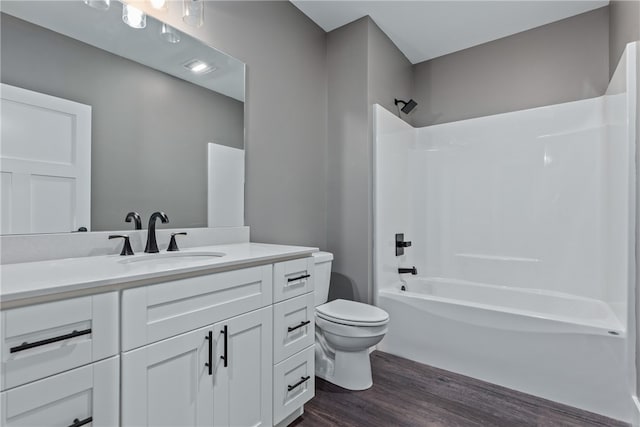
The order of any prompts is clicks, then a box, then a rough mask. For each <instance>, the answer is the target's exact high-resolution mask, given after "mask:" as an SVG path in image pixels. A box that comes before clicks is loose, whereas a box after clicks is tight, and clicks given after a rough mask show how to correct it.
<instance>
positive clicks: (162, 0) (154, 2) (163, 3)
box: [149, 0, 167, 9]
mask: <svg viewBox="0 0 640 427" xmlns="http://www.w3.org/2000/svg"><path fill="white" fill-rule="evenodd" d="M149 2H150V3H151V7H152V8H154V9H166V7H167V0H149Z"/></svg>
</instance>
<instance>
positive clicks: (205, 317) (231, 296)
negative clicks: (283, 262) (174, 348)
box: [122, 265, 273, 351]
mask: <svg viewBox="0 0 640 427" xmlns="http://www.w3.org/2000/svg"><path fill="white" fill-rule="evenodd" d="M272 295H273V289H272V268H271V265H265V266H260V267H252V268H245V269H242V270H234V271H226V272H223V273H215V274H208V275H204V276H198V277H190V278H188V279H180V280H174V281H171V282H166V283H161V284H158V285H149V286H141V287H139V288H134V289H127V290H125V291H124V292H123V293H122V324H123V325H125V326H126V327H124V328H123V331H122V349H123V351H127V350H131V349H134V348H137V347H140V346H143V345H146V344H150V343H153V342H156V341H160V340H163V339H165V338H169V337H172V336H176V335H179V334H181V333H184V332H187V331H192V330H194V329H197V328H200V327H203V326H206V325H210V324H212V323H215V322H217V321H220V320H223V319H227V318H229V317H233V316H236V315H238V314H241V313H246V312H248V311H251V310H256V309H258V308H261V307H265V306H267V305H270V304H271V301H272Z"/></svg>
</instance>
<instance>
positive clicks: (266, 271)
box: [0, 246, 315, 427]
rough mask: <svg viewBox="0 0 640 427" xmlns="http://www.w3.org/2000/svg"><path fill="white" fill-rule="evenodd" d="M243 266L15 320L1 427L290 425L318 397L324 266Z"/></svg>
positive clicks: (8, 331) (5, 360) (123, 287)
mask: <svg viewBox="0 0 640 427" xmlns="http://www.w3.org/2000/svg"><path fill="white" fill-rule="evenodd" d="M257 247H258V246H257ZM259 248H261V247H259ZM308 253H309V252H305V253H303V254H300V255H302V256H305V255H307V254H308ZM280 259H282V258H280ZM242 265H243V264H238V265H236V266H234V267H233V268H228V269H226V270H223V271H217V272H213V273H211V272H206V273H204V272H189V273H188V274H187V273H184V274H180V273H179V272H176V271H173V272H172V273H171V274H172V276H170V277H169V278H167V276H157V281H156V282H155V283H152V284H146V285H140V284H139V283H138V284H137V285H136V283H135V282H134V281H131V283H132V284H131V285H129V284H128V283H127V282H116V281H114V285H115V286H117V288H116V289H114V290H111V291H109V292H103V293H97V294H94V295H88V296H81V297H75V298H69V299H60V300H57V301H53V302H46V303H42V304H33V305H28V304H26V305H24V306H21V307H18V308H10V309H5V310H3V311H2V313H1V316H2V317H1V320H2V324H1V325H0V330H1V333H2V335H1V338H0V339H1V340H2V341H1V344H2V372H1V373H2V382H1V384H0V387H1V388H0V399H1V404H2V407H1V409H2V414H1V415H0V421H1V425H3V426H4V425H7V426H43V425H56V426H70V427H71V426H72V427H80V426H82V425H92V426H94V427H95V426H109V427H111V426H118V425H121V426H123V427H124V426H136V427H138V426H162V425H166V426H183V425H194V426H223V427H232V426H233V427H240V426H265V427H266V426H273V425H278V426H282V425H286V424H287V423H290V422H291V421H293V419H294V418H295V417H296V416H297V415H300V414H301V413H302V407H303V405H304V403H306V402H307V401H308V400H309V399H311V398H312V397H313V395H314V351H313V350H314V336H315V335H314V331H315V325H314V297H313V279H314V277H313V276H314V265H315V264H314V261H313V258H312V257H305V258H295V259H289V260H286V261H283V262H276V263H274V264H265V265H260V264H258V265H256V264H252V265H250V266H248V267H244V268H243V267H242ZM244 265H246V264H244ZM123 280H126V278H125V279H123ZM154 280H156V278H154ZM147 283H149V282H147Z"/></svg>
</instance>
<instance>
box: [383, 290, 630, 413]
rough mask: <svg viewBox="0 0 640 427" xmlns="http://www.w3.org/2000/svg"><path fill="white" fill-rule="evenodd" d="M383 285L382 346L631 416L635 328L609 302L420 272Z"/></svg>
mask: <svg viewBox="0 0 640 427" xmlns="http://www.w3.org/2000/svg"><path fill="white" fill-rule="evenodd" d="M401 286H402V283H398V284H396V285H394V286H393V287H390V288H387V289H382V290H380V291H379V294H378V300H377V304H378V305H379V306H380V307H381V308H383V309H384V310H386V311H387V312H388V313H389V316H390V322H389V331H388V332H387V335H386V337H385V339H384V340H383V341H382V342H381V343H380V344H379V346H378V348H379V349H380V350H382V351H385V352H388V353H392V354H396V355H398V356H402V357H406V358H408V359H412V360H415V361H418V362H422V363H426V364H428V365H431V366H436V367H439V368H442V369H446V370H449V371H453V372H458V373H461V374H464V375H468V376H471V377H474V378H479V379H482V380H485V381H489V382H492V383H495V384H500V385H503V386H505V387H509V388H512V389H515V390H519V391H523V392H525V393H530V394H533V395H536V396H540V397H543V398H546V399H550V400H554V401H557V402H561V403H565V404H567V405H571V406H575V407H578V408H582V409H586V410H589V411H593V412H597V413H600V414H603V415H607V416H610V417H612V418H616V419H620V420H625V421H628V420H630V418H631V406H630V402H629V398H628V394H629V393H628V384H627V383H628V378H626V377H625V369H626V367H627V361H626V358H625V357H626V350H625V349H626V348H625V341H624V338H625V333H626V331H625V329H624V327H623V326H622V324H621V323H620V321H619V320H618V319H617V318H616V316H615V315H614V313H613V311H612V310H611V309H610V307H609V306H608V305H607V304H605V303H604V302H602V301H598V300H594V299H589V298H582V297H577V296H573V295H567V294H560V293H552V292H549V291H542V290H532V289H517V288H509V287H502V286H493V285H485V284H478V283H470V282H464V281H456V280H450V279H441V278H419V279H409V280H407V281H406V290H405V291H403V290H401V288H400V287H401Z"/></svg>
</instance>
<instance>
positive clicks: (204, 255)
mask: <svg viewBox="0 0 640 427" xmlns="http://www.w3.org/2000/svg"><path fill="white" fill-rule="evenodd" d="M224 255H225V254H224V253H222V252H166V253H161V254H144V255H140V256H134V257H127V258H123V259H121V260H119V261H118V262H119V263H120V264H167V263H172V264H175V263H189V262H202V261H207V260H210V259H214V258H220V257H223V256H224Z"/></svg>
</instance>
